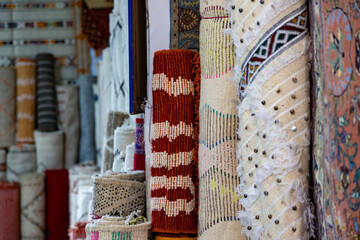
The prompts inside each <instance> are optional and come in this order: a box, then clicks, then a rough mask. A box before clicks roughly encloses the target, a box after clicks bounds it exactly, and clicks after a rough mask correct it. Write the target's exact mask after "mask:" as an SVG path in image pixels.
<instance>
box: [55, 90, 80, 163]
mask: <svg viewBox="0 0 360 240" xmlns="http://www.w3.org/2000/svg"><path fill="white" fill-rule="evenodd" d="M78 91H79V89H78V87H77V86H73V85H57V86H56V97H57V109H58V119H59V123H60V125H61V127H62V129H63V130H64V133H65V145H64V152H65V153H64V157H65V167H66V168H71V167H72V166H74V165H75V163H76V162H77V160H78V156H79V135H80V129H79V127H80V115H79V93H78Z"/></svg>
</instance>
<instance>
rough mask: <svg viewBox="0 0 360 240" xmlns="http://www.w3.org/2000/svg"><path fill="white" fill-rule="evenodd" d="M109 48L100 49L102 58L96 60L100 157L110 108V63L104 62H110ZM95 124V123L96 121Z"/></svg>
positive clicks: (99, 163)
mask: <svg viewBox="0 0 360 240" xmlns="http://www.w3.org/2000/svg"><path fill="white" fill-rule="evenodd" d="M109 51H110V49H109V48H105V49H104V50H103V51H102V54H103V55H102V60H100V61H99V62H98V65H97V70H98V79H97V84H98V85H99V108H100V116H99V118H100V122H99V125H100V141H101V142H100V158H101V159H102V157H103V155H102V154H103V150H102V149H103V145H104V140H105V135H106V124H107V118H108V115H109V112H110V109H111V91H112V82H111V68H110V67H111V64H105V62H106V61H105V60H108V63H111V61H110V59H107V56H109V58H110V52H109ZM96 124H97V123H96ZM98 165H99V166H101V162H98Z"/></svg>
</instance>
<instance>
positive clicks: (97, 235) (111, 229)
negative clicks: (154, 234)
mask: <svg viewBox="0 0 360 240" xmlns="http://www.w3.org/2000/svg"><path fill="white" fill-rule="evenodd" d="M124 222H125V220H124V218H119V217H102V219H100V220H95V221H93V222H91V223H89V224H88V225H86V236H87V238H86V239H87V240H99V239H101V240H112V239H135V240H147V239H148V237H149V231H150V229H151V222H147V223H142V224H138V225H130V226H125V225H124Z"/></svg>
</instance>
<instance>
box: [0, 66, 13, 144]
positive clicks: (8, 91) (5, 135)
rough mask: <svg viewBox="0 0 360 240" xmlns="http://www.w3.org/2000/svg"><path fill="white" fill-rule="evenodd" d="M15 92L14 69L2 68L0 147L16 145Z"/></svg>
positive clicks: (0, 85)
mask: <svg viewBox="0 0 360 240" xmlns="http://www.w3.org/2000/svg"><path fill="white" fill-rule="evenodd" d="M15 90H16V89H15V71H14V69H13V68H12V67H0V147H9V146H11V145H12V144H14V137H15V118H16V117H15Z"/></svg>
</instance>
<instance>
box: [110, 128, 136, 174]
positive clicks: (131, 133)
mask: <svg viewBox="0 0 360 240" xmlns="http://www.w3.org/2000/svg"><path fill="white" fill-rule="evenodd" d="M134 139H135V129H134V128H133V127H130V126H122V127H118V128H116V130H115V132H114V161H117V162H119V161H120V162H121V160H119V158H120V159H121V158H122V155H125V158H124V164H126V160H127V162H128V163H129V164H131V163H130V159H129V156H128V155H127V146H128V145H130V144H131V143H132V142H134ZM132 162H133V161H132ZM123 167H125V168H126V166H125V165H124V166H123ZM127 170H133V168H131V169H124V171H127Z"/></svg>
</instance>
